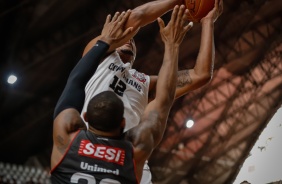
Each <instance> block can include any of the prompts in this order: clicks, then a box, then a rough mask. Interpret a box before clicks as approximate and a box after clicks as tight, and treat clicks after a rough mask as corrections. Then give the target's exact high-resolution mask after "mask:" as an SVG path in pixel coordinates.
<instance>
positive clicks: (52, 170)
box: [50, 130, 81, 174]
mask: <svg viewBox="0 0 282 184" xmlns="http://www.w3.org/2000/svg"><path fill="white" fill-rule="evenodd" d="M80 131H81V130H77V132H76V133H75V136H74V137H73V139H72V140H71V143H70V144H69V146H68V148H67V149H66V151H65V153H64V155H63V156H62V158H61V160H60V161H59V162H58V163H57V164H56V165H55V166H54V167H53V168H52V169H51V170H50V174H52V173H53V172H54V171H55V170H56V168H57V167H58V166H59V165H60V164H61V163H62V161H63V160H64V158H65V156H66V154H67V153H68V151H69V150H70V147H71V146H72V143H73V141H74V140H75V139H76V137H77V135H78V134H79V132H80Z"/></svg>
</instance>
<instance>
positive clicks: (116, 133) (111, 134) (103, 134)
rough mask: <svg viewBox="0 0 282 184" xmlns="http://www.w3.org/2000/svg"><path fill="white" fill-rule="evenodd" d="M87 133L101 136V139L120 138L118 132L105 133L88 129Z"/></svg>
mask: <svg viewBox="0 0 282 184" xmlns="http://www.w3.org/2000/svg"><path fill="white" fill-rule="evenodd" d="M88 131H90V132H92V133H94V134H95V135H98V136H102V137H120V136H121V135H120V131H119V130H114V131H110V132H105V131H101V130H97V129H95V128H93V127H89V129H88Z"/></svg>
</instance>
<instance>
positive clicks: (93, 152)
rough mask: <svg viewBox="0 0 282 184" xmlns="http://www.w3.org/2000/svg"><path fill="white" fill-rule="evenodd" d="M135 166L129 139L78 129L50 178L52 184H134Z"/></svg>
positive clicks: (135, 180) (135, 181)
mask: <svg viewBox="0 0 282 184" xmlns="http://www.w3.org/2000/svg"><path fill="white" fill-rule="evenodd" d="M134 166H135V164H134V161H133V147H132V145H131V143H130V142H128V141H125V140H123V139H122V138H121V139H110V138H105V137H99V136H96V135H94V134H93V133H91V132H89V131H86V130H79V131H78V132H77V135H76V136H75V138H74V139H73V140H72V143H71V144H70V147H69V148H68V150H67V152H66V153H65V155H64V157H63V159H62V160H61V162H59V164H58V165H57V166H56V167H55V168H54V169H53V170H52V171H51V180H52V183H53V184H57V183H58V184H59V183H60V184H63V183H73V184H74V183H85V184H92V183H100V184H101V183H113V184H114V183H117V184H119V183H128V184H131V183H132V184H135V183H138V182H137V179H136V178H137V177H136V175H135V167H134Z"/></svg>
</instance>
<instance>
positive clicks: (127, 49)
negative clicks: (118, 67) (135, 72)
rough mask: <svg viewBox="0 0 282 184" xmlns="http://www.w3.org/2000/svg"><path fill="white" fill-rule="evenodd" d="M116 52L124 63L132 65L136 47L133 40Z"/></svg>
mask: <svg viewBox="0 0 282 184" xmlns="http://www.w3.org/2000/svg"><path fill="white" fill-rule="evenodd" d="M116 50H117V52H118V54H119V56H120V58H121V60H122V61H123V62H124V63H131V65H133V62H134V60H135V57H136V45H135V42H134V40H133V38H132V39H130V40H129V41H128V42H126V43H125V44H124V45H122V46H120V47H118V48H117V49H116Z"/></svg>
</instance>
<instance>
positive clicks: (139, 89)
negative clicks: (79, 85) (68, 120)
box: [82, 52, 150, 131]
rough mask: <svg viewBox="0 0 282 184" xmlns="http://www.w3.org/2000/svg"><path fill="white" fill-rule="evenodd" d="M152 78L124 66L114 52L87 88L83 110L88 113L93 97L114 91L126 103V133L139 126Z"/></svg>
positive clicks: (100, 66) (127, 65)
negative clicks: (88, 106)
mask: <svg viewBox="0 0 282 184" xmlns="http://www.w3.org/2000/svg"><path fill="white" fill-rule="evenodd" d="M149 84H150V77H149V76H148V75H145V74H143V73H139V72H138V71H136V70H134V69H131V66H130V63H126V64H124V63H123V62H122V61H121V59H120V57H119V55H118V53H117V52H113V53H112V54H110V55H109V56H108V57H106V58H105V60H104V61H103V62H102V63H101V64H100V65H99V66H98V68H97V70H96V72H95V74H94V75H93V76H92V78H91V79H90V80H89V81H88V83H87V85H86V87H85V102H84V107H83V110H82V113H83V112H86V110H87V105H88V103H89V101H90V100H91V98H92V97H94V96H95V95H96V94H98V93H100V92H103V91H114V92H115V93H116V94H117V95H118V96H119V97H120V98H121V100H122V101H123V103H124V108H125V109H124V117H125V119H126V125H125V129H124V131H127V130H129V129H130V128H132V127H134V126H136V125H138V124H139V121H140V118H141V116H142V114H143V112H144V110H145V107H146V105H147V104H148V91H149Z"/></svg>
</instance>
